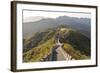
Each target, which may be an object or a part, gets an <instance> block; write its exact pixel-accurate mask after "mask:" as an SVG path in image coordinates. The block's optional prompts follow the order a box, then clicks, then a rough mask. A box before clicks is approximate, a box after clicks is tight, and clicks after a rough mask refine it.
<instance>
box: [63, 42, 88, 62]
mask: <svg viewBox="0 0 100 73" xmlns="http://www.w3.org/2000/svg"><path fill="white" fill-rule="evenodd" d="M63 44H64V46H63V49H64V50H65V51H66V52H67V53H68V54H70V55H71V56H72V58H74V59H76V60H82V59H89V57H88V56H86V55H84V54H81V52H80V51H78V50H75V48H73V47H72V46H71V45H70V44H67V43H63Z"/></svg>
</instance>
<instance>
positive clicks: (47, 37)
mask: <svg viewBox="0 0 100 73" xmlns="http://www.w3.org/2000/svg"><path fill="white" fill-rule="evenodd" d="M57 33H59V34H60V37H59V39H60V42H61V43H63V44H64V46H63V49H64V50H65V51H66V52H67V53H69V54H70V55H71V56H72V57H73V58H74V59H76V60H81V59H89V58H90V57H91V49H90V48H91V47H90V46H91V45H90V39H89V38H87V37H86V36H84V35H83V34H81V33H80V32H78V31H76V30H74V29H72V28H69V27H65V26H62V25H61V26H59V27H55V28H52V29H47V30H45V31H44V32H38V33H35V34H34V35H33V36H32V37H29V38H24V39H23V43H24V45H23V46H24V49H23V53H24V54H23V62H38V61H40V60H41V59H42V58H44V57H47V56H48V55H49V54H50V53H51V50H52V47H53V46H54V45H55V43H56V42H55V36H56V34H57Z"/></svg>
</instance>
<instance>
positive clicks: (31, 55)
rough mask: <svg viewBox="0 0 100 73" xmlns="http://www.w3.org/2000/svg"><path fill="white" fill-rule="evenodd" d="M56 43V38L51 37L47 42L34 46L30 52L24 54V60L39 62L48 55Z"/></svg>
mask: <svg viewBox="0 0 100 73" xmlns="http://www.w3.org/2000/svg"><path fill="white" fill-rule="evenodd" d="M53 45H54V39H53V38H51V39H49V40H48V41H46V42H45V43H43V44H41V45H38V46H37V47H35V48H32V49H31V50H29V51H28V52H26V53H24V54H23V62H38V61H40V60H41V59H42V58H43V57H46V56H48V54H49V53H50V52H51V50H52V47H53Z"/></svg>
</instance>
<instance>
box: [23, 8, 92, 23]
mask: <svg viewBox="0 0 100 73" xmlns="http://www.w3.org/2000/svg"><path fill="white" fill-rule="evenodd" d="M59 16H70V17H77V18H90V17H91V14H90V13H79V12H78V13H76V12H47V11H28V10H27V11H26V10H25V11H23V22H31V21H33V22H34V21H38V20H41V19H43V18H57V17H59Z"/></svg>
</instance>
